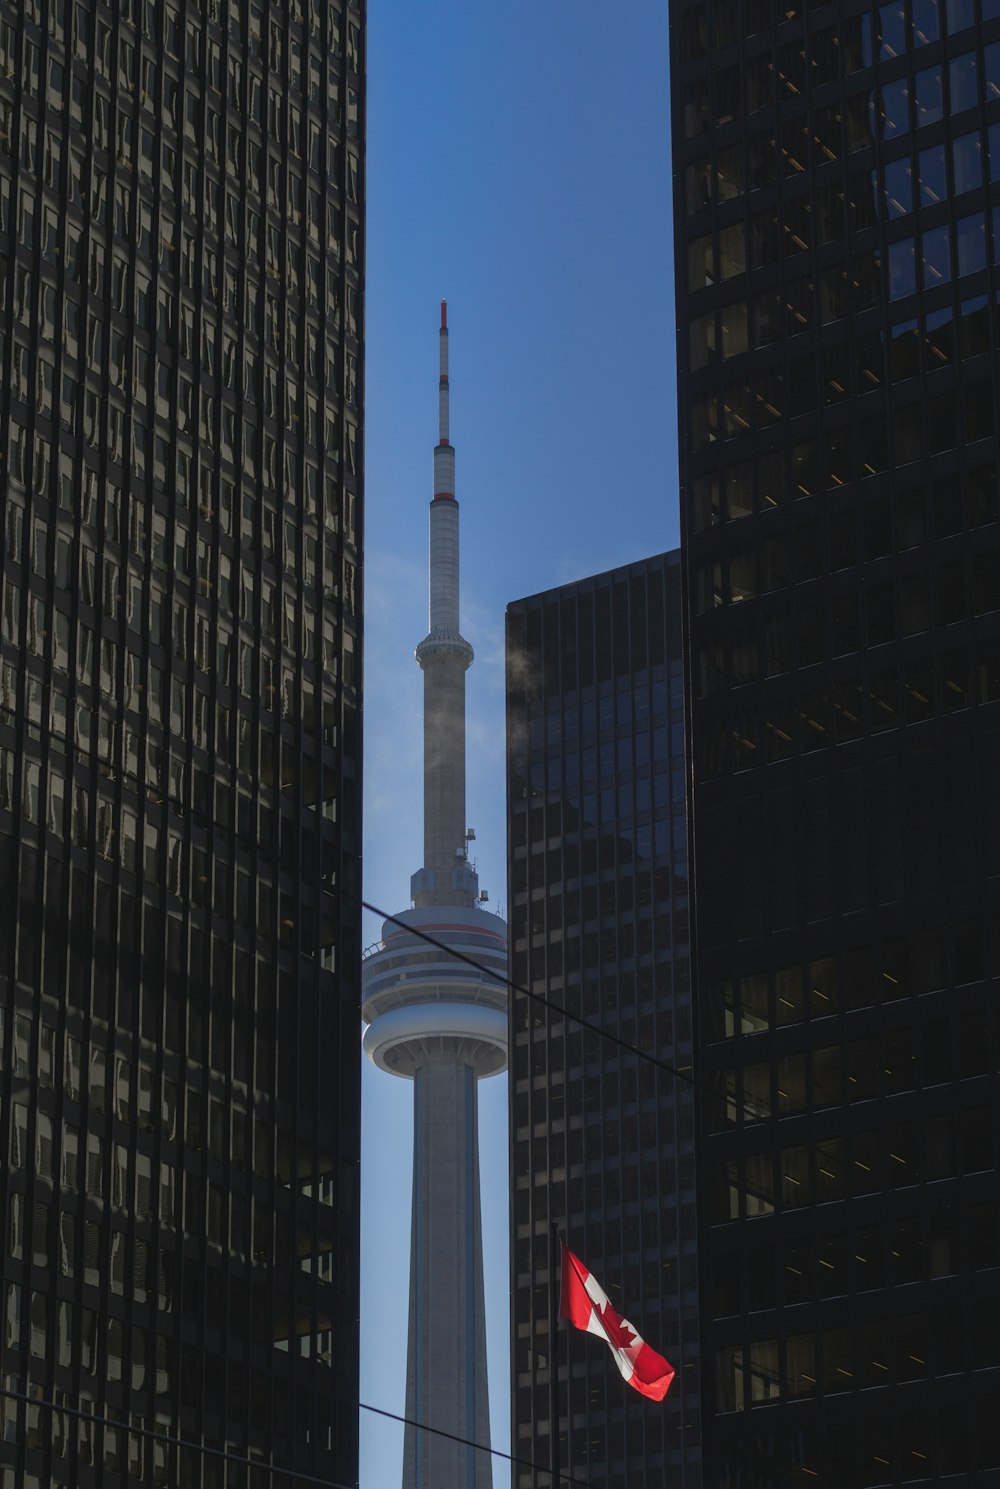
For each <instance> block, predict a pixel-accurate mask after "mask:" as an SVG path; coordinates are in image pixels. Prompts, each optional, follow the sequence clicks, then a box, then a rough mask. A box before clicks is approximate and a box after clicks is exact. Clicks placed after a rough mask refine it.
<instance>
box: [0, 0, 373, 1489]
mask: <svg viewBox="0 0 1000 1489" xmlns="http://www.w3.org/2000/svg"><path fill="white" fill-rule="evenodd" d="M363 90H364V21H363V8H362V7H360V6H358V5H355V4H352V3H350V0H345V3H340V0H330V3H326V0H323V3H320V0H290V3H287V4H284V5H282V6H280V7H279V6H275V5H266V4H264V3H258V0H240V3H236V0H204V3H200V0H199V3H194V0H160V3H152V0H120V3H116V4H115V5H108V4H104V3H99V0H73V3H68V0H67V3H64V0H58V3H56V0H52V3H49V0H46V3H41V0H18V3H16V4H13V3H2V4H0V267H2V326H0V357H2V373H0V431H2V434H0V438H2V455H0V458H2V470H0V482H2V484H0V505H2V521H3V535H4V536H3V543H2V545H0V549H2V601H0V616H2V619H0V642H2V655H0V1008H2V1013H0V1050H2V1057H0V1141H2V1144H3V1152H4V1155H5V1162H4V1166H3V1201H2V1203H3V1229H2V1237H3V1239H2V1244H0V1268H2V1273H3V1277H2V1288H3V1291H2V1297H3V1309H4V1322H3V1329H4V1333H3V1345H4V1348H3V1359H2V1365H0V1389H2V1391H3V1393H4V1394H3V1395H2V1396H0V1423H2V1426H0V1483H2V1484H3V1486H4V1489H14V1486H17V1489H22V1486H24V1489H29V1486H35V1489H40V1486H42V1485H50V1484H51V1485H54V1484H67V1485H74V1486H80V1489H85V1486H94V1489H96V1486H99V1485H100V1486H109V1489H110V1486H113V1485H122V1484H125V1483H129V1484H162V1485H171V1486H173V1485H183V1486H185V1489H187V1486H203V1489H208V1486H217V1489H221V1486H222V1485H224V1484H234V1483H237V1482H239V1483H245V1484H255V1485H256V1484H259V1485H261V1486H264V1485H266V1486H268V1489H272V1486H277V1485H279V1484H280V1485H282V1486H285V1489H293V1486H294V1485H295V1484H296V1483H297V1482H299V1480H298V1478H297V1477H296V1475H297V1474H303V1473H304V1474H310V1475H312V1476H313V1478H314V1480H315V1479H316V1478H322V1479H323V1480H324V1481H326V1480H328V1479H329V1480H330V1481H335V1482H339V1483H342V1484H345V1485H349V1484H353V1483H355V1482H356V1479H357V1405H356V1403H357V1394H358V1391H357V1345H358V1324H357V1307H358V1277H357V1273H358V1157H359V1146H360V1143H359V1136H360V1135H359V1125H360V1115H359V1082H358V1071H357V1054H356V1051H357V1046H356V1040H357V1025H358V1017H359V1003H360V986H359V983H360V924H359V915H360V909H359V903H358V897H359V894H360V885H359V867H360V858H359V854H360V847H359V844H360V824H359V820H358V814H359V802H360V694H359V676H358V667H359V663H360V655H359V646H360V640H359V638H360V610H359V595H360V586H359V582H358V571H359V563H360V544H361V528H360V522H361V506H360V503H361V478H362V471H361V464H360V462H361V445H360V438H361V436H360V430H361V417H362V410H361V384H360V366H361V337H362V319H361V315H362V300H361V296H362V269H363V264H362V185H363V124H364V92H363ZM178 1443H181V1444H183V1445H182V1446H178ZM227 1455H228V1457H227ZM248 1462H249V1463H250V1464H251V1465H252V1464H260V1465H273V1466H274V1468H275V1469H276V1470H277V1471H275V1472H271V1470H270V1468H265V1467H260V1468H259V1469H258V1468H254V1467H252V1466H250V1467H248V1466H247V1464H248Z"/></svg>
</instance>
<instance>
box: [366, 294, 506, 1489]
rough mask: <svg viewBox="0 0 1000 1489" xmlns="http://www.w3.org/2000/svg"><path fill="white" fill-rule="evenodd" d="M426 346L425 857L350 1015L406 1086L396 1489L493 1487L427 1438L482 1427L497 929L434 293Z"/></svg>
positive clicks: (497, 1051) (498, 1023) (502, 1014)
mask: <svg viewBox="0 0 1000 1489" xmlns="http://www.w3.org/2000/svg"><path fill="white" fill-rule="evenodd" d="M440 359H441V366H440V382H439V430H438V443H437V445H436V447H435V450H434V496H433V499H432V501H431V508H430V586H429V587H430V606H429V608H430V624H429V629H428V634H427V636H426V637H425V638H424V640H423V641H422V642H421V643H420V645H419V646H418V647H417V651H416V656H417V661H418V662H419V664H420V667H421V668H422V670H423V674H424V865H423V868H421V869H419V870H418V871H417V873H415V874H414V875H413V877H412V879H411V886H410V887H411V895H412V899H413V908H412V909H409V910H404V911H402V912H401V914H400V915H399V916H398V917H396V918H395V920H393V921H386V923H385V924H384V925H383V927H382V939H381V942H380V943H379V946H378V947H377V949H376V950H375V951H374V952H373V953H372V954H370V955H368V956H366V958H365V961H364V964H363V969H362V973H363V1000H364V1001H363V1007H362V1012H363V1016H364V1018H365V1019H366V1021H367V1022H368V1029H367V1032H366V1034H365V1040H364V1045H365V1050H366V1052H367V1054H368V1055H369V1056H370V1058H371V1059H372V1060H374V1061H375V1063H376V1064H377V1065H379V1066H380V1067H381V1068H382V1069H383V1070H386V1071H389V1072H390V1073H391V1074H393V1075H399V1076H403V1077H405V1078H407V1079H410V1080H412V1081H413V1083H414V1089H413V1208H412V1229H411V1252H410V1312H409V1332H408V1339H407V1373H406V1415H407V1417H409V1418H410V1419H411V1420H414V1421H416V1422H420V1423H426V1424H427V1426H429V1427H431V1428H436V1429H437V1431H436V1432H428V1431H422V1430H420V1429H419V1428H414V1427H407V1428H406V1432H405V1438H404V1449H403V1489H492V1484H493V1474H492V1465H491V1461H490V1455H489V1453H488V1452H479V1451H476V1450H475V1449H473V1448H469V1447H465V1446H462V1445H460V1444H458V1443H456V1442H454V1441H451V1440H449V1438H448V1437H446V1436H444V1435H441V1434H445V1433H450V1434H452V1435H453V1436H454V1437H462V1438H466V1439H468V1440H470V1441H472V1442H475V1443H482V1444H483V1445H484V1446H488V1445H489V1440H490V1438H489V1431H490V1427H489V1404H488V1397H487V1377H486V1335H485V1307H484V1298H483V1243H482V1227H481V1219H480V1202H479V1133H478V1120H479V1119H478V1105H479V1098H478V1083H479V1081H480V1079H482V1078H483V1077H485V1076H489V1075H495V1074H497V1073H498V1072H499V1071H501V1070H503V1069H505V1067H506V1063H507V1013H506V1008H507V992H506V985H505V982H504V981H503V979H504V978H505V976H506V971H507V927H506V926H505V925H504V923H503V921H502V920H501V919H500V918H499V917H498V916H495V915H491V914H489V913H488V912H486V911H485V910H483V909H482V908H480V906H479V883H478V879H477V877H476V872H475V869H474V867H473V865H472V864H470V862H469V859H468V839H467V830H466V816H465V673H466V670H467V669H468V667H469V665H470V664H471V662H472V647H471V646H470V645H469V643H468V642H467V641H466V640H465V639H464V637H463V636H462V634H461V631H460V630H459V604H458V578H459V576H458V502H457V501H456V500H455V451H454V449H453V448H452V445H451V442H450V435H449V384H448V319H447V307H446V305H445V304H444V302H442V305H441V331H440ZM421 932H422V933H423V934H424V935H426V936H429V937H431V938H433V944H431V943H428V941H426V940H423V939H422V937H421V935H420V933H421ZM415 933H416V934H415ZM435 948H437V949H435ZM448 948H451V949H453V950H454V951H458V952H460V953H461V954H462V956H463V957H465V958H468V959H469V961H459V960H457V959H456V958H455V957H454V956H451V955H450V954H449V951H448ZM470 961H471V962H472V963H474V964H475V965H472V966H470V965H469V962H470Z"/></svg>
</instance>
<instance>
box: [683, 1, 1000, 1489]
mask: <svg viewBox="0 0 1000 1489" xmlns="http://www.w3.org/2000/svg"><path fill="white" fill-rule="evenodd" d="M670 20H671V47H672V89H673V104H672V107H673V133H674V147H673V148H674V162H675V193H676V194H675V208H676V211H675V220H676V250H677V255H676V273H677V305H678V324H679V331H680V340H679V362H680V408H681V416H680V445H681V468H682V532H683V536H684V542H685V555H686V558H685V583H686V602H687V631H686V634H687V638H688V642H689V652H688V658H687V661H688V672H687V676H688V688H689V717H690V721H691V724H690V727H691V735H692V765H693V805H692V810H691V827H692V852H693V863H694V866H695V874H694V889H695V894H694V903H695V906H696V924H695V926H694V934H693V944H694V950H695V966H696V986H697V988H698V1002H699V1021H698V1049H697V1063H698V1067H699V1078H700V1080H701V1081H702V1082H703V1083H704V1085H705V1087H707V1088H709V1091H710V1094H706V1095H705V1097H704V1100H703V1101H702V1102H701V1113H700V1130H699V1141H700V1156H699V1172H700V1174H702V1175H704V1179H705V1182H704V1185H703V1187H702V1189H701V1191H700V1197H701V1210H700V1218H701V1225H702V1241H701V1250H700V1274H701V1281H702V1303H703V1327H702V1351H703V1366H704V1373H703V1380H704V1403H703V1405H704V1414H705V1415H704V1424H705V1425H704V1437H705V1444H706V1478H707V1481H708V1482H711V1483H713V1484H717V1485H719V1489H750V1486H753V1489H771V1486H779V1485H781V1486H784V1485H790V1484H799V1483H802V1484H806V1483H809V1484H814V1485H817V1486H828V1489H842V1486H845V1485H852V1486H854V1485H857V1486H859V1489H874V1486H881V1485H898V1484H909V1483H914V1484H918V1483H931V1482H934V1483H939V1482H945V1481H946V1482H948V1483H949V1484H954V1485H956V1486H959V1485H966V1484H969V1485H971V1484H976V1485H977V1486H983V1485H988V1484H994V1483H1000V1427H998V1424H1000V1369H998V1368H997V1367H998V1360H997V1354H996V1350H995V1347H994V1345H993V1339H994V1337H995V1332H996V1326H997V1309H998V1301H997V1300H998V1295H1000V1272H998V1270H997V1267H998V1263H1000V1251H998V1220H1000V1204H998V1198H997V1195H998V1174H997V1162H998V1147H997V1143H998V1138H1000V1132H998V1130H997V1112H998V1109H1000V1102H998V1095H1000V1092H998V1086H997V1069H998V1065H1000V1022H998V1014H997V1008H996V998H995V993H994V990H993V985H992V982H991V979H992V978H994V977H996V976H997V975H998V974H1000V918H998V909H1000V791H998V781H1000V522H998V517H1000V497H998V472H997V438H996V431H997V417H998V408H997V395H998V375H997V367H998V354H1000V347H998V330H1000V321H998V314H1000V306H998V297H1000V6H998V5H997V3H996V0H941V3H940V4H939V3H937V0H892V3H889V4H885V5H881V6H872V5H868V4H862V3H856V0H840V3H835V4H827V5H808V6H807V5H805V4H804V3H799V0H789V3H782V4H781V5H777V4H774V3H772V0H717V3H715V4H714V5H712V6H709V7H706V6H704V5H701V4H698V3H695V4H685V3H683V0H673V3H672V4H671V7H670Z"/></svg>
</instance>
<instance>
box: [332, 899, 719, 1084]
mask: <svg viewBox="0 0 1000 1489" xmlns="http://www.w3.org/2000/svg"><path fill="white" fill-rule="evenodd" d="M361 907H362V909H364V910H368V911H370V912H371V914H372V915H378V916H381V918H382V919H383V920H385V921H388V922H389V923H390V924H391V925H396V926H399V928H400V930H404V931H406V932H407V934H408V935H411V936H416V937H417V939H418V940H420V941H426V942H427V944H428V945H429V946H435V947H437V949H438V950H439V951H445V952H447V953H448V955H449V956H452V957H454V958H455V959H456V961H459V962H465V964H466V965H467V966H469V967H474V968H475V970H476V971H477V972H481V973H483V974H484V975H486V976H487V977H489V978H491V979H492V980H493V981H494V982H502V983H503V984H504V985H505V986H506V987H507V988H509V989H510V991H511V992H512V993H517V994H518V995H519V996H520V997H523V998H529V999H530V1000H531V1002H532V1003H538V1004H540V1005H541V1006H542V1007H543V1008H549V1009H551V1010H552V1011H553V1012H554V1013H559V1014H561V1015H562V1017H563V1018H566V1019H570V1020H572V1022H573V1023H575V1024H579V1026H580V1027H581V1028H582V1029H587V1030H588V1031H589V1032H590V1033H591V1034H596V1035H598V1036H599V1037H600V1038H601V1039H606V1040H608V1041H609V1042H610V1043H611V1044H616V1045H617V1046H618V1048H619V1049H623V1050H626V1051H627V1052H628V1053H629V1054H630V1055H638V1057H639V1059H640V1060H646V1061H647V1062H648V1063H649V1064H650V1065H655V1066H656V1067H657V1068H658V1069H659V1070H663V1071H666V1073H667V1075H672V1076H673V1077H674V1078H675V1080H679V1081H684V1082H685V1083H686V1084H687V1085H689V1086H691V1087H692V1088H694V1089H699V1087H700V1088H701V1089H705V1087H704V1086H702V1085H701V1083H700V1082H699V1081H697V1080H696V1079H695V1078H694V1076H693V1075H690V1074H688V1072H687V1071H686V1070H684V1069H683V1068H678V1067H677V1066H676V1065H671V1064H669V1063H668V1062H667V1061H666V1060H661V1059H660V1057H659V1055H654V1054H651V1053H650V1051H649V1050H644V1049H641V1048H640V1047H639V1045H637V1044H632V1043H630V1041H629V1040H627V1039H622V1038H621V1036H620V1035H618V1034H613V1033H612V1032H611V1030H610V1029H603V1028H602V1027H601V1025H600V1024H595V1023H594V1022H593V1020H592V1019H587V1018H584V1017H583V1015H582V1014H579V1013H574V1012H573V1011H572V1009H570V1008H567V1007H566V1006H565V1005H564V1004H562V1003H556V1002H554V1001H553V1000H552V999H551V998H547V997H546V996H545V994H544V993H535V992H532V990H531V989H530V988H526V987H524V986H523V985H522V984H521V983H519V982H515V981H514V979H513V978H512V977H507V976H505V975H504V974H503V973H502V972H497V971H495V970H494V968H492V967H487V966H484V965H483V964H482V963H480V962H477V961H476V959H475V957H471V956H468V955H467V954H466V953H465V952H464V951H459V950H458V949H457V948H456V947H454V946H449V945H448V943H447V942H446V941H442V940H440V939H439V938H438V937H437V936H432V935H431V934H430V932H428V931H425V930H422V929H421V928H420V926H416V925H411V924H410V922H409V921H407V920H403V919H402V918H401V917H400V916H398V915H390V914H389V912H388V911H387V910H380V909H379V908H378V906H377V905H372V904H370V903H369V902H368V900H362V901H361Z"/></svg>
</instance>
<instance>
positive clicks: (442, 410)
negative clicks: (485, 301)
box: [434, 300, 455, 496]
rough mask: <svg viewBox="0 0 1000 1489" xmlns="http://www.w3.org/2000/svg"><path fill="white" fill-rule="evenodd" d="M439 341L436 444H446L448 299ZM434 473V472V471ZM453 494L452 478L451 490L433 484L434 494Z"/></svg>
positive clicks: (443, 308)
mask: <svg viewBox="0 0 1000 1489" xmlns="http://www.w3.org/2000/svg"><path fill="white" fill-rule="evenodd" d="M439 342H440V353H439V357H440V376H439V381H438V444H439V445H442V446H447V444H448V441H449V430H448V419H449V412H450V410H449V407H448V405H449V393H450V389H449V387H448V301H447V300H442V301H441V332H440V337H439ZM454 473H455V471H454V462H453V463H452V477H453V478H454ZM435 474H436V472H435ZM439 494H440V495H441V496H449V495H451V496H454V494H455V482H454V479H452V484H451V490H450V492H449V491H442V492H440V493H439V491H438V487H437V482H436V481H435V484H434V495H435V496H437V495H439Z"/></svg>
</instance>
